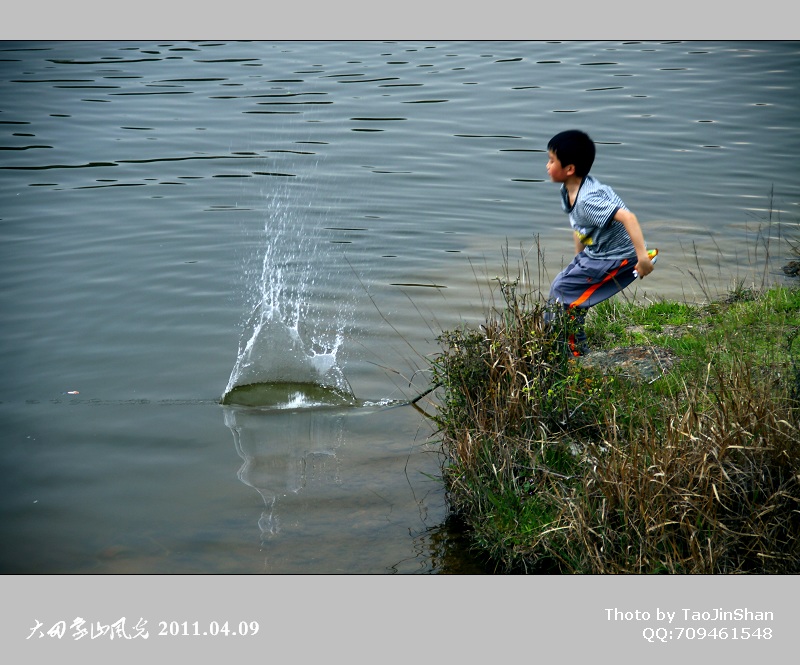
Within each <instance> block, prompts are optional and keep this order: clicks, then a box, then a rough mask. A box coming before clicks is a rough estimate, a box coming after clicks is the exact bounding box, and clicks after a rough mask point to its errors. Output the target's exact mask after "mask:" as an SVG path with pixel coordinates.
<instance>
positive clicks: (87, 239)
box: [0, 42, 800, 573]
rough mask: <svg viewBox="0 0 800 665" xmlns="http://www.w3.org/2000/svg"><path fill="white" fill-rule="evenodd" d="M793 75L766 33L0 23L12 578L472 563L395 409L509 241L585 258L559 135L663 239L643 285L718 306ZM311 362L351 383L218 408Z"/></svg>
mask: <svg viewBox="0 0 800 665" xmlns="http://www.w3.org/2000/svg"><path fill="white" fill-rule="evenodd" d="M799 74H800V44H797V43H780V42H765V43H758V42H744V43H738V42H711V43H700V42H688V43H680V42H670V43H655V42H653V43H640V42H630V43H621V42H601V43H589V42H579V43H522V42H511V43H500V42H461V43H444V42H442V43H439V42H421V43H411V42H408V43H380V42H343V43H334V42H309V43H297V42H291V43H221V42H193V43H178V42H175V43H166V42H157V43H144V42H126V43H113V42H78V43H67V42H56V43H41V42H37V43H23V42H6V43H0V202H1V203H2V207H1V208H0V233H1V234H2V236H1V238H2V261H0V285H1V286H2V289H0V312H1V313H2V333H0V363H1V365H0V366H1V367H2V370H3V371H2V379H1V380H0V424H1V425H2V428H1V430H0V431H2V446H0V473H2V485H3V489H2V501H1V502H0V536H1V538H0V542H2V546H1V548H0V570H2V571H3V572H10V573H23V572H26V573H30V572H33V573H36V572H41V573H181V572H186V573H260V572H267V573H334V572H345V573H439V572H475V571H479V570H480V567H479V566H478V565H477V564H476V563H475V562H474V561H473V560H472V559H471V558H470V557H469V555H468V553H467V552H465V551H464V550H463V548H462V547H461V546H460V545H459V542H458V539H457V537H456V534H454V533H453V532H452V531H451V530H449V529H448V527H447V526H446V525H445V518H446V516H447V511H446V506H445V502H444V496H443V493H442V490H441V487H440V486H439V483H438V482H437V480H436V478H435V476H436V474H437V473H438V470H439V462H440V460H439V457H438V455H437V448H436V444H435V437H434V436H433V434H434V431H433V426H432V424H431V422H430V420H429V419H428V418H426V417H425V415H424V414H423V413H422V412H421V411H420V410H418V409H415V408H413V407H411V406H403V405H402V402H403V400H407V399H409V398H411V397H413V396H414V395H416V394H418V393H420V392H421V391H422V390H424V389H425V388H426V387H427V376H426V373H425V371H424V370H425V368H426V360H425V359H426V357H427V356H428V355H429V354H431V353H434V352H435V351H436V349H437V346H436V341H435V338H436V335H437V334H438V333H439V332H440V331H441V330H442V329H443V328H450V327H454V326H456V325H458V324H459V323H460V322H462V321H464V322H477V321H479V320H480V319H481V318H482V315H483V313H484V311H485V307H486V305H487V302H488V300H489V299H490V295H491V287H492V283H493V282H492V280H493V278H494V277H495V276H497V275H500V274H501V273H502V271H503V263H504V259H503V254H504V252H505V251H506V249H505V248H506V247H507V248H508V249H507V251H508V253H509V254H510V255H511V257H512V264H516V263H517V262H518V261H521V260H522V259H521V258H520V257H523V258H524V260H525V261H529V262H530V265H531V266H532V268H533V270H532V274H533V276H534V278H535V280H536V281H537V283H538V280H539V274H540V272H541V273H543V274H542V277H541V283H542V287H543V288H544V289H546V288H547V284H548V279H549V277H550V276H552V275H554V274H555V272H556V271H557V270H558V269H559V268H560V267H561V265H562V264H563V262H564V261H565V260H567V259H568V258H569V256H570V252H571V250H572V240H571V238H570V235H569V232H568V230H567V226H566V224H567V222H566V218H565V216H564V215H563V213H561V211H560V208H559V203H558V194H557V188H556V186H555V185H553V184H552V183H550V182H548V181H547V178H546V172H545V162H546V144H547V140H548V139H549V138H550V137H551V136H552V135H553V134H555V133H556V132H558V131H561V130H563V129H568V128H572V127H579V128H583V129H585V130H587V131H588V132H589V133H590V134H591V135H592V137H593V138H594V139H595V141H596V142H597V143H598V158H597V161H596V162H595V168H594V173H595V175H596V176H597V177H598V178H600V179H601V180H603V181H605V182H607V183H608V184H610V185H612V186H613V187H614V188H615V189H616V190H617V192H618V193H619V194H620V195H621V196H622V198H623V199H624V200H625V201H626V203H627V204H628V206H629V207H631V208H632V209H633V210H634V212H636V213H637V215H638V217H639V220H640V222H641V223H642V226H643V229H644V232H645V235H646V237H647V240H648V243H649V245H650V246H656V247H659V249H660V250H661V254H660V256H659V263H658V267H657V269H656V272H655V273H654V274H653V275H652V276H651V277H649V278H648V279H647V280H646V281H643V282H641V283H640V284H639V286H638V287H637V289H636V291H635V293H633V294H632V295H635V296H636V297H641V298H660V297H666V298H681V299H684V298H685V299H687V300H692V301H696V300H703V299H705V298H706V297H708V296H709V295H713V294H719V293H724V292H725V291H726V289H728V288H730V287H731V285H732V284H733V283H734V282H735V281H736V280H750V279H751V278H752V279H759V280H760V279H762V278H764V277H765V276H766V278H767V279H773V278H776V279H777V278H779V276H780V271H779V269H778V268H779V265H780V262H781V261H784V260H785V259H786V258H787V257H788V256H789V247H788V243H787V236H789V237H791V234H793V233H794V234H795V237H796V235H797V221H798V203H800V185H798V182H797V177H796V166H797V163H798V154H800V132H799V131H798V129H799V128H800V123H798V119H797V118H798V116H797V109H798V108H799V107H800V93H799V92H798V86H797V82H798V80H800V76H798V75H799ZM770 220H771V221H770ZM537 237H538V238H539V240H540V242H541V247H542V249H543V250H544V261H543V265H540V263H539V260H538V259H537V243H536V238H537ZM315 372H317V373H318V374H319V376H325V377H327V378H329V379H330V378H331V377H333V379H331V380H332V381H333V383H335V386H336V387H345V388H346V392H347V395H348V399H346V400H344V402H343V403H338V402H335V403H329V402H325V400H322V403H319V404H317V403H316V402H314V400H313V399H312V398H311V397H310V396H309V394H306V393H304V392H303V391H302V390H300V391H298V392H292V390H289V392H288V393H287V397H286V398H285V399H283V400H282V401H280V402H279V403H271V404H270V406H269V408H263V407H262V408H259V407H256V408H253V407H252V406H245V405H237V404H230V405H221V404H220V398H221V397H222V395H223V393H225V392H226V390H227V389H229V388H231V387H234V386H236V385H239V384H240V383H249V382H258V381H270V380H275V381H281V382H288V383H291V382H293V381H297V382H298V383H304V382H306V381H309V380H310V379H309V377H311V379H313V376H314V373H315ZM75 391H77V394H70V393H71V392H75ZM420 406H423V408H425V407H426V406H427V407H428V410H429V411H430V405H429V404H428V405H426V404H425V403H424V402H420Z"/></svg>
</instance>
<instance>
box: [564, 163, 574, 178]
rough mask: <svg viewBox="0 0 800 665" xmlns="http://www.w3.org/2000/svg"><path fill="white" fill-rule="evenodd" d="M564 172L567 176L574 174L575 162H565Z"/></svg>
mask: <svg viewBox="0 0 800 665" xmlns="http://www.w3.org/2000/svg"><path fill="white" fill-rule="evenodd" d="M564 173H566V174H567V175H568V176H571V175H575V164H567V165H566V166H565V167H564Z"/></svg>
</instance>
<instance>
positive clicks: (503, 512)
mask: <svg viewBox="0 0 800 665" xmlns="http://www.w3.org/2000/svg"><path fill="white" fill-rule="evenodd" d="M499 292H500V297H499V298H498V301H499V302H500V303H501V304H500V305H499V306H496V307H494V308H492V310H491V312H490V313H489V314H488V315H487V318H486V321H485V323H484V324H483V325H482V326H480V327H479V328H477V329H472V328H461V329H457V330H452V331H446V332H444V333H443V334H442V335H441V336H440V338H439V344H440V348H441V352H440V353H439V354H438V355H437V356H436V357H435V358H434V359H433V363H432V369H433V374H434V377H433V379H434V382H436V383H440V384H441V388H440V389H439V391H438V393H437V394H438V396H439V399H440V401H439V403H438V406H437V412H436V415H435V418H436V421H437V425H438V428H439V436H440V438H441V446H442V452H443V460H444V463H443V465H442V476H443V480H444V483H445V486H446V489H447V495H448V501H449V506H450V509H451V511H452V512H453V514H454V515H456V516H457V517H458V518H459V519H460V520H462V521H463V522H464V524H465V525H466V526H467V528H468V531H469V533H470V534H471V538H472V542H473V543H474V544H475V547H476V548H477V549H478V550H480V551H482V552H484V553H486V555H487V556H488V557H489V558H490V560H491V561H492V562H493V564H494V565H495V567H496V569H497V570H498V571H499V572H514V571H527V572H560V573H705V574H710V573H789V572H800V340H798V336H800V335H799V333H800V289H798V288H787V287H780V286H776V287H772V288H769V289H766V290H763V291H758V292H757V291H754V290H750V289H744V288H741V287H738V288H736V289H735V290H734V291H732V292H731V293H730V294H728V296H727V297H725V298H723V299H720V300H719V301H717V302H713V303H710V304H707V305H704V306H699V305H690V304H684V303H679V302H658V303H651V304H644V305H642V304H632V303H628V302H626V301H624V300H623V299H612V300H611V301H608V302H606V303H603V304H602V305H600V306H598V307H596V308H594V309H593V310H591V313H590V316H589V318H588V321H587V332H588V335H589V342H590V346H591V347H592V348H593V349H603V348H605V349H608V348H611V347H628V348H631V347H633V348H634V349H637V350H639V351H641V350H643V349H644V350H647V349H650V350H658V351H659V353H658V354H654V355H653V356H652V357H653V358H654V359H655V360H653V362H655V363H656V364H658V363H659V362H661V361H660V360H659V359H664V358H669V365H666V364H665V365H663V366H661V367H656V368H655V369H656V373H655V378H649V376H648V377H647V378H643V376H642V375H634V376H631V375H630V373H626V372H622V371H619V368H618V367H617V368H615V366H614V365H613V364H612V365H607V366H605V367H598V366H591V365H589V364H587V363H586V362H578V361H575V360H570V359H567V357H566V356H565V354H563V353H562V351H561V345H560V339H561V338H562V336H563V332H562V333H559V332H555V333H553V332H549V331H546V329H545V327H544V325H543V316H542V315H543V309H542V303H541V300H540V299H538V298H537V297H535V296H534V295H532V294H529V293H522V292H520V290H519V289H518V286H517V284H516V283H514V282H511V281H505V282H500V284H499ZM592 355H593V354H590V355H589V356H587V360H588V359H591V358H592Z"/></svg>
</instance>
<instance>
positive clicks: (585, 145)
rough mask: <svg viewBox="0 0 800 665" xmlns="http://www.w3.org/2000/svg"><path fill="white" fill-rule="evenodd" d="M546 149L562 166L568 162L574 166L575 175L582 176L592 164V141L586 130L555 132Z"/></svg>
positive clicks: (586, 173)
mask: <svg viewBox="0 0 800 665" xmlns="http://www.w3.org/2000/svg"><path fill="white" fill-rule="evenodd" d="M547 149H548V150H549V151H550V152H552V153H553V154H554V155H555V156H556V157H557V158H558V161H559V162H561V166H562V168H566V167H567V166H569V165H570V164H572V165H573V166H574V167H575V175H577V176H579V177H581V178H583V177H584V176H586V175H588V173H589V170H590V169H591V168H592V164H594V155H595V147H594V141H592V139H590V138H589V135H588V134H587V133H586V132H582V131H580V130H579V129H568V130H567V131H566V132H561V133H560V134H556V135H555V136H554V137H553V138H551V139H550V142H549V143H548V144H547Z"/></svg>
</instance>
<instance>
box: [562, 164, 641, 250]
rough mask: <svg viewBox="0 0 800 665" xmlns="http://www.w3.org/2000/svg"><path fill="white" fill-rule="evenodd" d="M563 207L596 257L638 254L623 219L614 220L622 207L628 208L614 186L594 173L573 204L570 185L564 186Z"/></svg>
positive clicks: (586, 178) (577, 233)
mask: <svg viewBox="0 0 800 665" xmlns="http://www.w3.org/2000/svg"><path fill="white" fill-rule="evenodd" d="M561 207H562V208H563V209H564V212H566V213H568V214H569V223H570V225H571V226H572V229H573V230H574V231H575V234H576V235H577V236H578V239H579V240H580V241H581V242H582V243H583V244H584V245H585V249H584V251H585V252H586V255H587V256H589V257H591V258H593V259H625V258H630V257H631V256H635V255H636V250H635V249H634V247H633V243H632V242H631V239H630V236H629V235H628V232H627V231H626V230H625V227H624V226H623V225H622V223H621V222H618V221H617V220H615V219H614V215H616V214H617V211H618V210H620V209H624V210H627V209H628V208H627V206H626V205H625V203H623V201H622V199H621V198H620V197H619V196H617V195H616V193H615V192H614V190H613V189H611V187H609V186H608V185H604V184H603V183H601V182H600V181H599V180H596V179H595V178H593V177H592V176H590V175H587V176H586V177H584V179H583V182H581V186H580V188H579V189H578V195H577V197H576V198H575V204H574V205H573V206H572V207H570V205H569V194H568V193H567V188H566V187H565V186H564V185H562V186H561Z"/></svg>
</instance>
